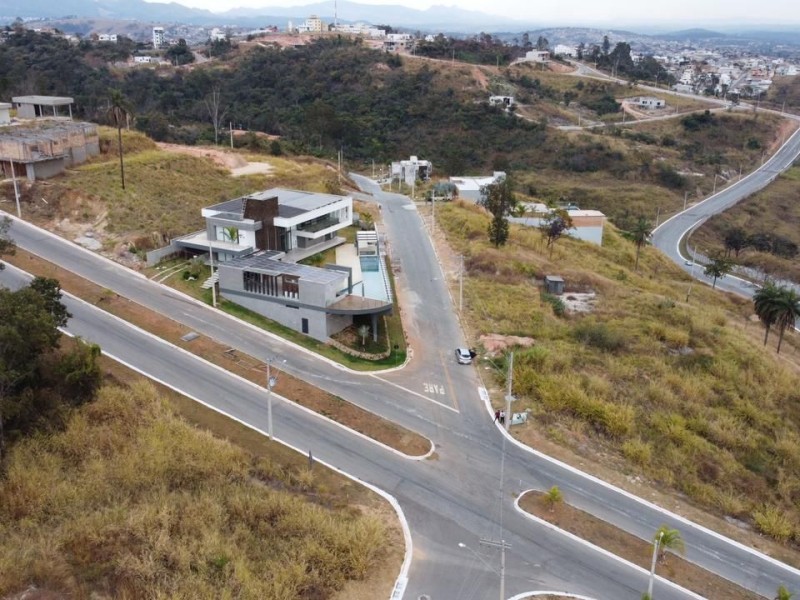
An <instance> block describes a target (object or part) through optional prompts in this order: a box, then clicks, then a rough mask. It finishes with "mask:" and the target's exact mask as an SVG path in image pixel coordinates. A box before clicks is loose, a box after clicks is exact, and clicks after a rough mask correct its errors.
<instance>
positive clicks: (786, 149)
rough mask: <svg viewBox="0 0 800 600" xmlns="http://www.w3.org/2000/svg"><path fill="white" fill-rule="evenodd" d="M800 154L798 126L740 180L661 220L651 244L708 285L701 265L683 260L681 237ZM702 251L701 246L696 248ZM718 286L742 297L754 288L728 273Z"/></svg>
mask: <svg viewBox="0 0 800 600" xmlns="http://www.w3.org/2000/svg"><path fill="white" fill-rule="evenodd" d="M798 155H800V129H798V130H797V131H796V132H795V133H794V134H793V135H792V136H791V137H790V138H789V139H788V140H787V141H786V143H785V144H783V145H782V146H781V148H780V149H779V150H778V151H777V152H776V153H775V154H773V155H772V157H770V159H769V160H767V161H766V162H765V163H764V164H763V165H761V166H760V167H759V168H758V169H756V170H755V171H753V172H752V173H750V174H749V175H747V176H746V177H743V178H742V179H741V180H740V181H737V182H736V183H734V184H732V185H730V186H728V187H726V188H724V189H722V190H720V191H719V192H717V193H716V194H714V195H713V196H710V197H708V198H706V199H705V200H703V201H702V202H699V203H698V204H695V205H694V206H692V207H690V208H688V209H687V210H685V211H683V212H681V213H679V214H677V215H675V216H674V217H672V218H670V219H668V220H666V221H664V222H663V223H662V224H661V225H659V226H658V227H657V228H656V229H655V230H654V231H653V237H652V242H653V245H654V246H655V247H656V248H658V249H659V250H661V251H662V252H664V254H666V255H667V256H669V257H670V258H671V259H672V260H673V261H674V262H675V263H676V264H678V265H680V266H681V267H682V268H683V269H684V270H685V271H686V272H687V273H689V274H691V275H692V276H694V277H695V278H697V279H699V280H701V281H704V282H705V283H708V284H709V285H711V283H712V279H711V278H710V277H707V276H706V275H704V274H703V267H702V265H695V266H694V268H692V266H690V265H687V264H685V263H686V261H687V259H689V258H690V257H687V256H685V255H684V254H683V253H682V251H681V248H680V244H681V240H682V239H683V238H684V237H685V236H686V235H687V234H689V233H690V232H691V231H692V230H694V229H696V228H697V227H699V226H700V225H702V224H703V223H704V222H705V221H706V219H708V218H709V217H711V216H713V215H715V214H718V213H721V212H723V211H725V210H727V209H729V208H730V207H732V206H733V205H734V204H736V203H737V202H740V201H741V200H744V199H745V198H747V197H748V196H750V195H752V194H755V193H756V192H758V191H759V190H761V189H763V188H765V187H766V186H767V185H769V184H770V183H772V181H773V180H774V179H775V178H776V177H777V176H778V175H779V174H780V173H782V172H783V171H784V170H786V169H788V168H789V167H790V166H791V165H792V163H793V162H794V161H795V160H797V157H798ZM699 251H700V253H702V248H701V249H699ZM717 287H718V288H719V289H721V290H724V291H727V292H732V293H734V294H738V295H740V296H744V297H745V298H750V297H751V296H752V295H753V292H754V289H755V288H754V286H753V284H752V283H750V282H748V281H745V280H743V279H739V278H738V277H733V276H727V277H723V278H721V279H718V280H717Z"/></svg>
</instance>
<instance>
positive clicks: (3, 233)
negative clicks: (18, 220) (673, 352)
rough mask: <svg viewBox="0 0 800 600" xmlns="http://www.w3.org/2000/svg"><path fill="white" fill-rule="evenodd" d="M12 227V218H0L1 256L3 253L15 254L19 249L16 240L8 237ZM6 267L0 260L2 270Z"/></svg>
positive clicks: (0, 269)
mask: <svg viewBox="0 0 800 600" xmlns="http://www.w3.org/2000/svg"><path fill="white" fill-rule="evenodd" d="M9 229H11V219H9V218H8V217H3V218H2V219H0V256H3V254H14V252H16V250H17V246H16V244H14V240H12V239H11V238H10V237H8V230H9ZM4 268H5V265H4V264H3V263H1V262H0V271H2V270H3V269H4Z"/></svg>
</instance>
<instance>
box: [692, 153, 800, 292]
mask: <svg viewBox="0 0 800 600" xmlns="http://www.w3.org/2000/svg"><path fill="white" fill-rule="evenodd" d="M799 191H800V167H793V168H791V169H789V170H788V171H786V172H784V173H783V174H782V175H780V177H778V178H777V179H776V180H775V181H774V182H773V183H772V184H770V185H769V186H768V187H767V188H765V189H763V190H761V191H760V192H758V193H756V194H754V195H752V196H750V197H749V198H746V199H745V200H743V201H742V202H740V203H739V204H737V205H736V206H734V207H732V208H730V209H728V210H727V211H725V212H724V213H722V214H719V215H715V216H713V217H711V218H710V219H708V220H707V221H706V222H705V223H703V225H701V226H700V227H699V228H698V229H697V230H695V231H694V232H693V233H692V236H691V238H690V242H689V244H690V245H691V246H692V247H695V246H696V247H697V251H698V253H700V254H703V255H711V254H724V255H726V256H728V257H729V258H730V259H731V260H733V261H734V262H735V263H736V264H737V265H741V266H744V267H751V268H753V269H756V270H757V271H758V272H760V273H762V274H763V275H764V276H765V277H768V278H771V279H788V280H791V281H795V282H800V264H798V261H797V257H798V255H799V254H800V250H798V249H799V248H800V205H798V202H797V196H798V192H799Z"/></svg>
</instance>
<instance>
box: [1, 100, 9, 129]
mask: <svg viewBox="0 0 800 600" xmlns="http://www.w3.org/2000/svg"><path fill="white" fill-rule="evenodd" d="M8 123H11V104H9V103H8V102H0V125H7V124H8Z"/></svg>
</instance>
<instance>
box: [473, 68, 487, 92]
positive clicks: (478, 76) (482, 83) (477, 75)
mask: <svg viewBox="0 0 800 600" xmlns="http://www.w3.org/2000/svg"><path fill="white" fill-rule="evenodd" d="M472 77H473V78H474V79H475V81H476V82H477V83H478V86H479V87H480V88H481V89H482V90H488V89H489V80H488V79H487V77H486V73H484V72H483V71H482V70H481V69H479V68H478V67H473V68H472Z"/></svg>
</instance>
